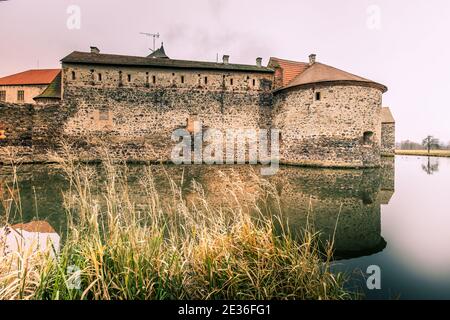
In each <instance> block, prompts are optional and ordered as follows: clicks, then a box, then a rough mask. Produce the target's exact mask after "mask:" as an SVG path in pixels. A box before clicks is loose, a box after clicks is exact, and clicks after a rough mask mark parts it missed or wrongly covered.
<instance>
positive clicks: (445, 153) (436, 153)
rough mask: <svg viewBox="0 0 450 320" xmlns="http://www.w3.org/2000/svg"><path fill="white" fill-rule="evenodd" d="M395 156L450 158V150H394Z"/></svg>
mask: <svg viewBox="0 0 450 320" xmlns="http://www.w3.org/2000/svg"><path fill="white" fill-rule="evenodd" d="M395 154H398V155H405V156H424V157H450V150H431V151H430V153H428V151H427V150H395Z"/></svg>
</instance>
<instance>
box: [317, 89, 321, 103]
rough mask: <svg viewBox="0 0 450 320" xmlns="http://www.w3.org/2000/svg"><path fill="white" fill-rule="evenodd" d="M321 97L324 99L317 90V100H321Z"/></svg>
mask: <svg viewBox="0 0 450 320" xmlns="http://www.w3.org/2000/svg"><path fill="white" fill-rule="evenodd" d="M320 99H322V94H321V93H320V91H318V92H316V101H320Z"/></svg>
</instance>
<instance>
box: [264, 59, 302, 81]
mask: <svg viewBox="0 0 450 320" xmlns="http://www.w3.org/2000/svg"><path fill="white" fill-rule="evenodd" d="M268 66H269V67H271V68H276V67H279V68H281V69H283V79H282V85H283V87H285V86H287V85H288V84H289V83H290V82H291V81H292V80H293V79H294V78H295V77H297V76H298V75H299V74H301V73H303V72H304V71H305V70H306V69H307V68H308V67H309V65H308V64H307V63H305V62H299V61H291V60H286V59H280V58H275V57H270V60H269V65H268Z"/></svg>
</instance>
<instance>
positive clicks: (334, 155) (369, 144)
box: [273, 85, 382, 167]
mask: <svg viewBox="0 0 450 320" xmlns="http://www.w3.org/2000/svg"><path fill="white" fill-rule="evenodd" d="M316 92H320V95H321V98H320V100H319V101H317V100H316V99H315V94H316ZM381 95H382V94H381V91H379V90H377V89H374V88H369V87H362V86H353V85H352V86H350V85H349V86H343V85H329V86H324V85H320V86H315V87H309V88H294V89H291V90H286V91H284V92H280V93H278V94H276V95H275V96H274V110H273V115H274V116H273V118H274V126H275V127H277V128H279V129H281V131H282V137H281V138H282V140H281V161H282V162H284V163H290V164H302V165H318V166H336V167H348V166H351V167H370V166H378V165H379V164H380V144H381V121H380V110H381ZM365 132H369V133H371V134H372V136H371V138H370V139H368V141H365V140H364V133H365Z"/></svg>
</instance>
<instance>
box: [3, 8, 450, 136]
mask: <svg viewBox="0 0 450 320" xmlns="http://www.w3.org/2000/svg"><path fill="white" fill-rule="evenodd" d="M0 30H2V32H1V34H2V36H1V41H0V77H1V76H6V75H9V74H13V73H16V72H20V71H24V70H27V69H36V68H58V67H60V62H59V61H60V59H61V58H63V57H64V56H66V55H68V54H69V53H70V52H72V51H74V50H79V51H89V47H90V46H97V47H98V48H99V49H100V50H101V52H103V53H117V54H129V55H137V56H145V55H147V54H148V53H149V52H150V50H149V48H152V46H153V45H152V40H151V38H149V37H146V36H144V35H142V34H140V32H148V33H157V32H159V34H160V35H161V36H160V38H159V39H157V47H158V46H159V45H160V42H161V41H163V42H164V47H165V49H166V53H167V54H168V55H169V56H170V57H171V58H175V59H189V60H205V61H216V57H217V55H218V56H219V59H221V57H222V55H224V54H228V55H230V62H231V63H246V64H255V59H256V57H263V64H267V62H268V60H269V58H270V57H271V56H274V57H279V58H285V59H291V60H297V61H307V60H308V55H309V54H311V53H315V54H317V60H318V61H319V62H322V63H325V64H329V65H332V66H334V67H337V68H340V69H343V70H345V71H348V72H351V73H354V74H357V75H359V76H362V77H365V78H368V79H371V80H374V81H377V82H380V83H382V84H384V85H386V86H388V88H389V91H388V92H387V93H385V94H384V96H383V105H384V106H389V107H390V108H391V110H392V113H393V115H394V117H395V119H396V122H397V123H396V124H397V127H396V128H397V133H396V140H397V141H401V140H406V139H411V140H416V141H421V140H422V139H423V138H424V137H425V136H427V135H429V134H431V135H434V136H435V137H437V138H439V139H441V141H443V142H445V143H448V142H450V125H449V124H450V108H449V106H448V102H447V101H446V98H445V97H446V95H447V93H450V59H449V57H450V41H449V32H450V1H448V0H428V1H426V0H395V1H393V0H378V1H377V0H370V1H369V0H314V1H311V0H308V1H306V0H296V1H294V0H292V1H290V0H278V1H267V0H246V1H244V0H209V1H208V0H161V1H160V0H147V1H145V0H128V1H123V0H121V1H119V0H95V1H93V0H70V1H68V0H8V1H0ZM5 31H6V32H5Z"/></svg>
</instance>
